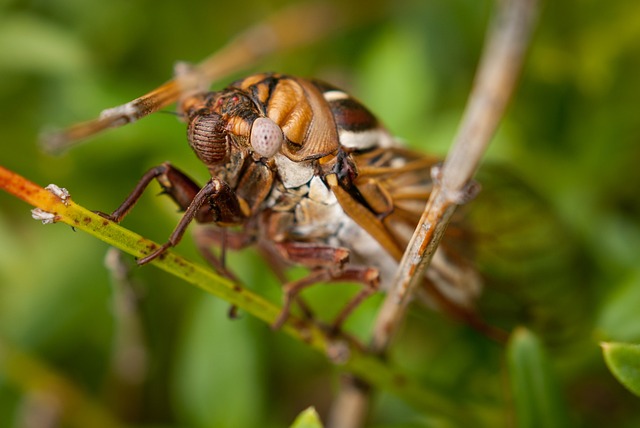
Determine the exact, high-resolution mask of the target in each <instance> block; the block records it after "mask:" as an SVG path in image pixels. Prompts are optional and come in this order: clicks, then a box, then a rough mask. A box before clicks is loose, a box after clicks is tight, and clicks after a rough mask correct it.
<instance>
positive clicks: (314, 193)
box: [309, 175, 338, 205]
mask: <svg viewBox="0 0 640 428" xmlns="http://www.w3.org/2000/svg"><path fill="white" fill-rule="evenodd" d="M309 198H310V199H311V200H314V201H316V202H320V203H322V204H325V205H330V204H335V203H336V202H338V200H337V199H336V195H334V194H333V192H332V191H331V190H329V188H328V187H327V185H326V184H324V181H322V179H321V178H320V177H318V176H317V175H316V176H315V177H313V178H312V179H311V183H309Z"/></svg>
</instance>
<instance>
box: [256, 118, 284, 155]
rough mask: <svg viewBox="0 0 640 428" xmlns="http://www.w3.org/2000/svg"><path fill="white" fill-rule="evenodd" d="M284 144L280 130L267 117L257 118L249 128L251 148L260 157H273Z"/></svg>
mask: <svg viewBox="0 0 640 428" xmlns="http://www.w3.org/2000/svg"><path fill="white" fill-rule="evenodd" d="M283 142H284V135H283V134H282V129H280V127H279V126H278V125H276V123H275V122H274V121H273V120H271V119H269V118H268V117H259V118H257V119H256V120H254V121H253V125H252V126H251V147H253V151H254V152H256V153H257V154H259V155H260V156H262V157H265V158H270V157H273V156H274V155H275V154H276V153H278V151H279V150H280V146H282V143H283Z"/></svg>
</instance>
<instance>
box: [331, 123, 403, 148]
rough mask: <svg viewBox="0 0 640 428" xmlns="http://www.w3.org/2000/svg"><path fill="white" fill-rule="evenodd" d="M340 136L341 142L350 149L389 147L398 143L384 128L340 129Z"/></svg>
mask: <svg viewBox="0 0 640 428" xmlns="http://www.w3.org/2000/svg"><path fill="white" fill-rule="evenodd" d="M339 136H340V144H342V145H343V146H345V147H347V148H349V149H358V150H364V149H370V148H372V147H381V148H389V147H395V146H397V145H398V143H397V142H396V140H395V139H394V138H393V137H392V136H391V135H390V134H389V133H388V132H387V131H385V130H384V129H382V128H374V129H368V130H366V131H348V130H346V129H340V130H339Z"/></svg>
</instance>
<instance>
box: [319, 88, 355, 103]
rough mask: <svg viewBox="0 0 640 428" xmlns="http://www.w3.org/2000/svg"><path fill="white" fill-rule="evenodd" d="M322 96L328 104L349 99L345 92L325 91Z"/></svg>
mask: <svg viewBox="0 0 640 428" xmlns="http://www.w3.org/2000/svg"><path fill="white" fill-rule="evenodd" d="M322 95H323V96H324V99H325V100H326V101H328V102H331V101H340V100H346V99H347V98H349V94H347V93H346V92H342V91H338V90H334V91H327V92H325V93H323V94H322Z"/></svg>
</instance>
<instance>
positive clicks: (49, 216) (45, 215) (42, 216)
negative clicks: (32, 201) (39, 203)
mask: <svg viewBox="0 0 640 428" xmlns="http://www.w3.org/2000/svg"><path fill="white" fill-rule="evenodd" d="M31 218H33V219H34V220H39V221H41V222H42V224H52V223H55V221H56V215H55V214H53V213H50V212H47V211H45V210H42V209H40V208H34V209H32V210H31Z"/></svg>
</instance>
